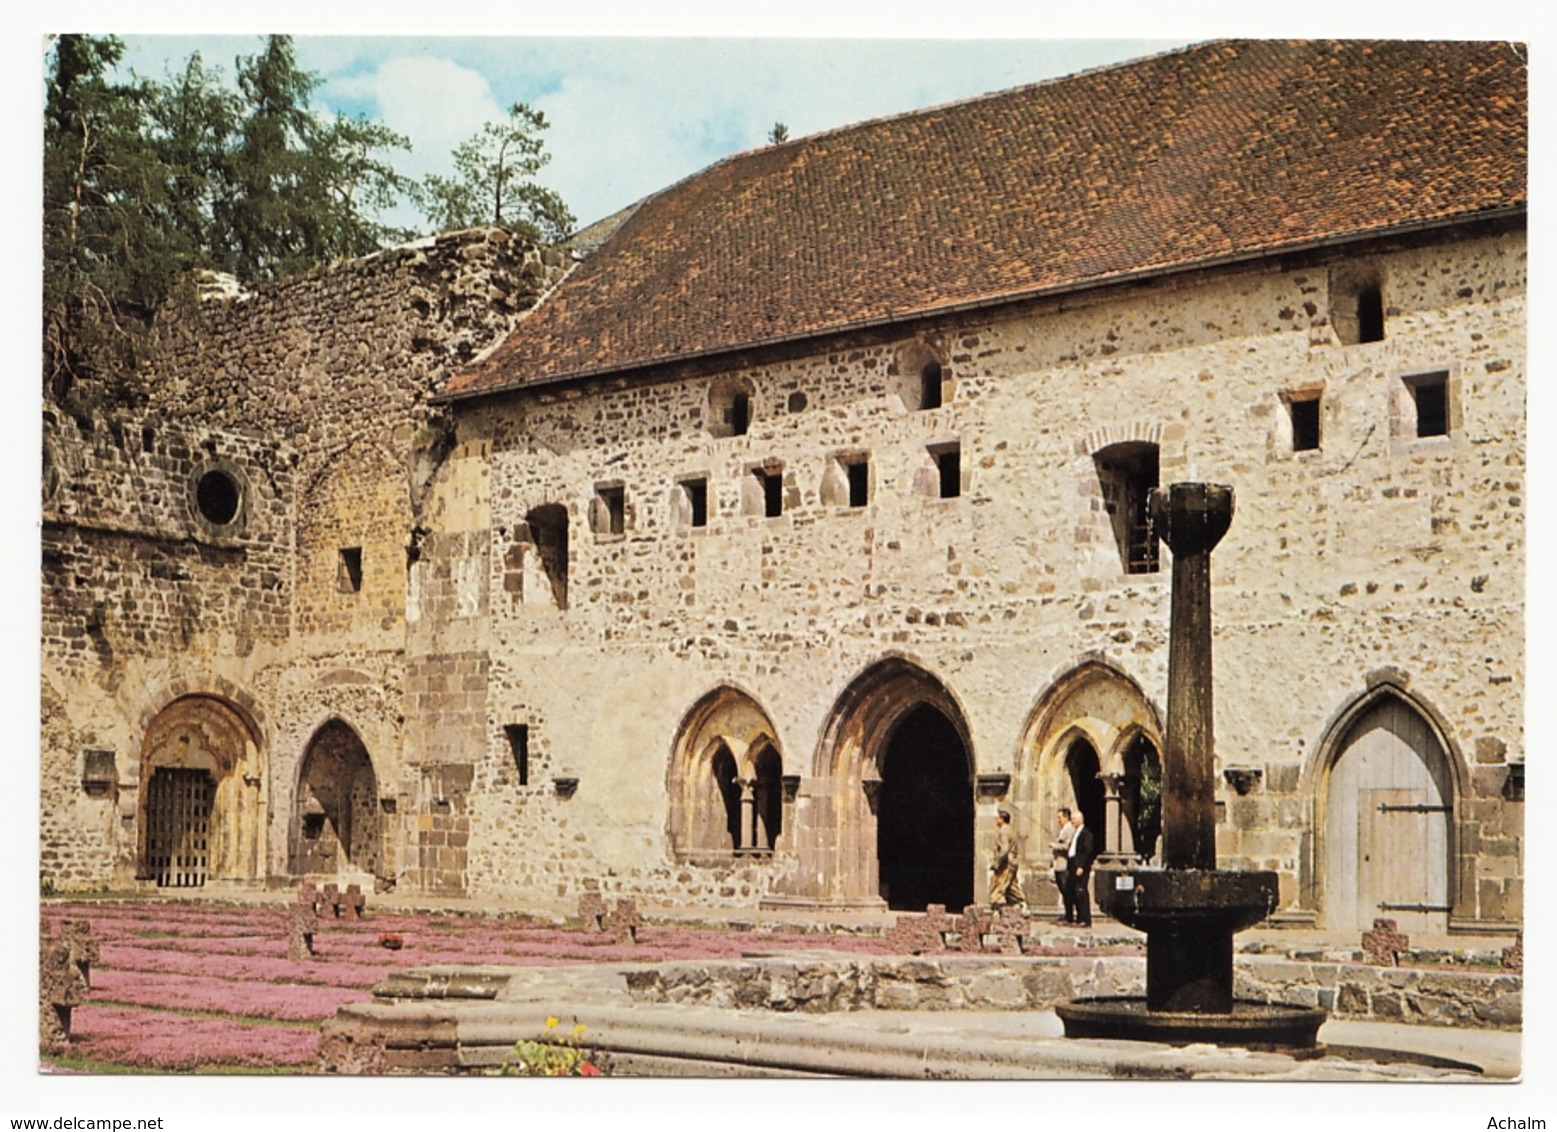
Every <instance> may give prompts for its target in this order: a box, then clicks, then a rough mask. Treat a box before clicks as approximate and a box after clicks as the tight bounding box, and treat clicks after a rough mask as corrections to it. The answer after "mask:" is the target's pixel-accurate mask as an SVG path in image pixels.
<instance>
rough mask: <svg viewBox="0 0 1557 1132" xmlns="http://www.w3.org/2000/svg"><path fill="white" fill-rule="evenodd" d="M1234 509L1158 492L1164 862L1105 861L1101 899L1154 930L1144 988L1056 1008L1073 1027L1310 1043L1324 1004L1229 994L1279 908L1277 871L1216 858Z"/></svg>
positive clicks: (1227, 500)
mask: <svg viewBox="0 0 1557 1132" xmlns="http://www.w3.org/2000/svg"><path fill="white" fill-rule="evenodd" d="M1232 517H1233V489H1232V488H1231V487H1227V486H1225V485H1222V484H1203V483H1176V484H1173V485H1171V486H1169V487H1168V488H1166V489H1162V488H1158V489H1156V490H1154V491H1153V492H1152V495H1151V519H1152V524H1153V526H1154V527H1155V529H1156V530H1157V532H1158V533H1159V534H1160V535H1161V537H1162V539H1163V541H1164V542H1166V543H1167V544H1168V546H1169V548H1170V549H1171V550H1172V551H1173V614H1172V616H1173V620H1172V625H1171V632H1170V635H1169V643H1168V733H1167V739H1166V743H1165V746H1166V750H1165V752H1164V756H1163V786H1162V867H1160V868H1135V869H1118V868H1099V869H1098V870H1097V871H1096V873H1095V874H1094V879H1093V884H1094V889H1093V891H1094V895H1095V897H1096V901H1097V905H1098V907H1099V908H1101V909H1102V910H1103V911H1104V912H1106V913H1107V914H1108V915H1110V916H1112V917H1114V919H1116V920H1119V921H1120V922H1122V923H1125V924H1128V925H1129V926H1131V927H1134V928H1139V929H1140V930H1142V931H1144V932H1145V933H1146V996H1145V997H1144V998H1092V999H1080V1000H1077V1001H1074V1002H1070V1003H1067V1004H1065V1005H1062V1006H1060V1007H1059V1008H1058V1013H1059V1016H1060V1018H1061V1019H1062V1020H1063V1022H1064V1024H1065V1035H1066V1036H1067V1037H1072V1038H1126V1039H1135V1040H1141V1041H1163V1042H1221V1043H1224V1044H1235V1045H1279V1046H1312V1045H1313V1044H1314V1042H1315V1038H1316V1035H1317V1033H1318V1030H1319V1027H1320V1025H1321V1024H1322V1023H1323V1022H1324V1020H1325V1012H1324V1011H1323V1010H1318V1009H1314V1008H1311V1007H1302V1006H1281V1005H1271V1004H1267V1003H1256V1002H1240V1001H1236V1000H1235V999H1234V998H1233V934H1234V933H1235V932H1238V931H1241V930H1242V929H1244V928H1247V927H1250V926H1252V925H1253V924H1256V923H1258V922H1259V921H1261V920H1263V919H1264V918H1265V917H1266V916H1268V915H1270V914H1271V912H1273V911H1274V910H1275V908H1276V900H1277V891H1278V889H1277V877H1276V874H1275V873H1274V872H1269V871H1265V872H1242V871H1234V870H1228V869H1218V868H1217V867H1216V798H1215V792H1214V782H1215V779H1214V774H1213V766H1212V755H1213V750H1214V747H1213V743H1212V721H1211V550H1212V548H1213V547H1215V546H1216V544H1217V543H1218V542H1220V541H1221V539H1222V536H1223V535H1224V534H1226V533H1227V528H1228V525H1229V524H1230V523H1231V522H1232Z"/></svg>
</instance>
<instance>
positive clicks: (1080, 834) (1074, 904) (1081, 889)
mask: <svg viewBox="0 0 1557 1132" xmlns="http://www.w3.org/2000/svg"><path fill="white" fill-rule="evenodd" d="M1070 820H1071V825H1073V826H1075V831H1074V832H1073V833H1072V834H1071V838H1070V848H1069V849H1068V850H1067V853H1066V858H1067V859H1066V876H1065V879H1066V881H1067V882H1068V885H1069V892H1068V896H1069V899H1067V900H1066V901H1065V903H1066V909H1065V910H1066V912H1067V913H1069V912H1070V911H1071V910H1072V909H1074V910H1075V917H1076V918H1075V921H1074V922H1075V923H1076V924H1077V926H1079V927H1083V928H1090V927H1091V926H1092V899H1091V897H1090V896H1089V895H1088V893H1087V888H1088V885H1089V884H1090V882H1091V880H1092V859H1093V858H1094V857H1096V856H1097V841H1096V838H1094V837H1093V835H1092V831H1091V830H1090V829H1088V828H1087V827H1086V825H1085V824H1084V822H1085V820H1086V819H1084V818H1083V817H1082V816H1081V813H1080V811H1079V810H1078V811H1077V812H1076V813H1075V814H1074V815H1072V816H1071V819H1070ZM1066 919H1067V920H1069V919H1070V917H1069V916H1068V915H1067V916H1066Z"/></svg>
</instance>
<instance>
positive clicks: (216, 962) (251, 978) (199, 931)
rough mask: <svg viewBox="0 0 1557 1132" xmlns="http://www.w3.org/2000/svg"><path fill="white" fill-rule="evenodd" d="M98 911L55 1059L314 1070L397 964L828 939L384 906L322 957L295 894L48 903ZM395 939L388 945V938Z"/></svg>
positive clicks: (114, 1066) (684, 954)
mask: <svg viewBox="0 0 1557 1132" xmlns="http://www.w3.org/2000/svg"><path fill="white" fill-rule="evenodd" d="M40 912H41V917H42V919H43V921H44V923H46V924H48V925H49V928H50V930H51V931H52V932H55V933H57V932H58V930H59V927H60V924H61V923H62V921H64V920H66V919H69V918H81V919H85V920H87V921H89V922H90V924H91V925H92V931H93V933H94V935H95V936H96V937H97V939H98V941H99V958H98V961H97V962H96V963H95V964H94V965H93V967H92V987H91V990H90V992H89V993H88V995H87V1001H86V1002H85V1003H84V1004H83V1005H81V1006H77V1007H76V1008H75V1009H74V1011H73V1014H72V1018H71V1040H70V1044H69V1047H68V1049H67V1050H65V1051H64V1052H62V1053H60V1054H57V1055H50V1056H45V1057H43V1058H42V1064H43V1066H44V1068H45V1069H46V1070H56V1071H68V1070H85V1071H89V1072H150V1073H235V1072H241V1073H255V1072H280V1073H311V1072H313V1071H314V1062H315V1057H316V1054H317V1051H318V1044H319V1029H318V1027H319V1023H320V1022H322V1021H323V1020H325V1019H326V1018H329V1017H332V1016H333V1015H334V1014H335V1012H336V1010H337V1009H339V1008H340V1006H342V1005H343V1004H344V1003H348V1002H365V1001H367V1000H369V999H371V998H372V988H373V985H374V984H375V983H377V982H380V981H381V980H382V979H383V978H384V977H385V976H386V975H388V974H389V972H391V971H393V970H397V969H400V968H405V967H414V966H421V965H426V964H434V963H472V964H482V963H487V964H504V965H510V966H554V965H558V964H593V963H621V962H639V963H644V962H656V961H659V960H671V959H700V958H733V957H737V956H739V955H741V954H742V953H743V952H745V951H749V950H752V949H754V948H761V949H763V950H766V951H773V950H787V949H805V948H815V947H816V946H817V936H816V934H814V933H805V932H801V931H798V930H796V931H787V930H782V929H779V930H759V929H756V928H750V929H738V928H728V927H723V928H721V927H708V928H699V927H695V926H687V925H657V924H648V925H645V926H644V927H643V928H641V929H640V930H639V933H638V942H637V943H636V944H617V943H616V942H615V941H614V940H613V939H612V937H610V936H608V935H603V934H600V933H596V932H586V931H584V930H583V929H582V928H581V927H579V926H577V925H576V924H567V925H563V924H559V923H557V922H555V921H554V920H549V919H547V920H543V919H537V918H533V917H525V916H514V915H508V916H487V915H476V914H462V913H412V912H406V911H397V912H375V911H372V910H371V908H370V910H369V912H368V915H367V916H366V918H364V919H361V920H353V919H329V918H326V917H323V916H321V918H320V925H319V932H318V934H317V935H316V936H315V937H314V944H315V951H316V954H315V955H314V956H313V957H312V958H310V959H306V960H301V961H296V962H294V961H292V960H289V959H288V958H287V928H286V905H285V904H284V903H279V902H268V903H260V904H250V905H242V904H222V903H209V902H194V901H170V900H135V899H123V900H93V901H48V902H45V903H44V904H43V906H42V908H41V910H40ZM385 936H393V937H398V939H399V940H400V942H401V944H402V947H401V948H400V949H398V950H389V949H387V948H386V947H384V946H383V945H382V944H381V942H380V940H381V938H382V937H385ZM827 946H828V948H829V949H832V950H838V951H854V952H861V953H873V954H880V953H883V952H884V951H885V950H886V948H885V945H884V944H883V943H882V942H881V940H880V939H879V938H871V937H868V936H849V935H844V936H838V937H829V938H828V941H827Z"/></svg>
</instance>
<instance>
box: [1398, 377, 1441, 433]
mask: <svg viewBox="0 0 1557 1132" xmlns="http://www.w3.org/2000/svg"><path fill="white" fill-rule="evenodd" d="M1405 382H1406V388H1407V389H1409V390H1410V391H1411V398H1412V400H1413V401H1414V402H1415V403H1416V434H1417V435H1418V436H1448V435H1449V375H1448V374H1447V373H1424V374H1419V375H1417V376H1415V377H1408V378H1406V379H1405Z"/></svg>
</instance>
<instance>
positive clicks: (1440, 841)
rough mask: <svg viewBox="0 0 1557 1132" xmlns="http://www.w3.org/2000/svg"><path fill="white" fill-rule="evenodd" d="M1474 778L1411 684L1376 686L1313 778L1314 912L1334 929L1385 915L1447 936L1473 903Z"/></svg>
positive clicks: (1330, 744) (1347, 718) (1321, 754)
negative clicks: (1469, 803)
mask: <svg viewBox="0 0 1557 1132" xmlns="http://www.w3.org/2000/svg"><path fill="white" fill-rule="evenodd" d="M1468 785H1469V772H1468V770H1467V768H1466V766H1465V763H1464V759H1463V758H1462V757H1461V755H1460V753H1459V751H1458V750H1457V748H1456V746H1455V744H1454V742H1453V740H1452V737H1451V735H1450V733H1449V731H1448V729H1447V727H1446V726H1445V725H1444V722H1443V719H1442V717H1441V716H1440V715H1439V714H1438V712H1437V711H1436V710H1434V709H1433V707H1432V706H1431V705H1430V704H1429V703H1427V702H1426V701H1424V700H1423V699H1422V698H1421V697H1420V696H1418V695H1416V694H1415V693H1413V692H1411V691H1410V690H1409V689H1408V687H1407V681H1406V679H1405V677H1403V676H1401V675H1398V674H1394V673H1391V674H1388V675H1386V676H1383V677H1379V676H1377V675H1375V676H1374V677H1373V678H1371V679H1370V681H1369V687H1368V688H1367V690H1366V691H1364V692H1362V693H1360V694H1358V695H1357V696H1354V697H1353V698H1352V699H1351V700H1350V701H1348V702H1347V704H1346V705H1345V706H1344V707H1343V708H1342V709H1341V710H1340V711H1339V712H1337V713H1336V715H1335V716H1334V717H1332V719H1331V720H1330V722H1329V724H1328V725H1327V726H1326V728H1325V732H1324V735H1323V737H1322V738H1321V740H1320V742H1319V743H1318V744H1317V745H1316V747H1315V748H1314V752H1313V754H1312V756H1311V757H1310V759H1309V762H1308V764H1307V765H1306V766H1305V767H1304V771H1303V780H1302V787H1303V793H1304V796H1305V797H1306V798H1307V799H1308V801H1309V805H1310V807H1311V811H1312V813H1313V815H1314V820H1313V822H1312V825H1311V828H1312V829H1313V831H1314V832H1313V837H1312V839H1311V844H1310V845H1309V847H1308V852H1306V853H1305V855H1304V859H1303V873H1304V875H1303V878H1302V879H1303V891H1304V900H1305V903H1308V904H1309V905H1310V906H1311V907H1313V908H1315V909H1316V910H1317V911H1318V913H1319V917H1320V922H1321V924H1323V925H1324V926H1325V927H1327V928H1331V929H1335V930H1345V931H1350V930H1353V929H1356V928H1359V927H1361V928H1366V927H1368V926H1369V925H1371V923H1372V921H1373V919H1374V918H1375V917H1378V916H1387V917H1389V918H1392V919H1395V920H1396V921H1397V923H1398V924H1399V925H1400V926H1401V928H1402V930H1405V931H1420V932H1433V933H1439V932H1444V931H1447V930H1448V925H1449V920H1450V919H1451V917H1455V918H1457V917H1459V916H1460V915H1462V914H1463V913H1462V910H1461V907H1460V906H1461V905H1462V904H1463V903H1464V902H1465V900H1466V898H1467V897H1469V896H1472V895H1473V894H1470V893H1466V892H1464V891H1461V886H1460V877H1459V873H1460V868H1459V863H1460V862H1459V856H1460V852H1461V847H1462V846H1464V845H1465V844H1467V841H1466V837H1465V833H1464V830H1463V828H1462V826H1463V821H1464V817H1463V811H1464V804H1463V800H1464V798H1465V797H1466V794H1467V789H1468Z"/></svg>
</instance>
